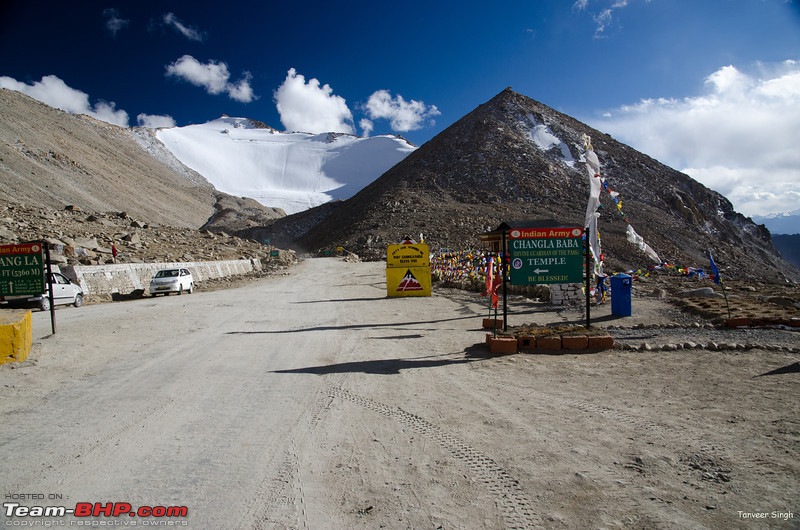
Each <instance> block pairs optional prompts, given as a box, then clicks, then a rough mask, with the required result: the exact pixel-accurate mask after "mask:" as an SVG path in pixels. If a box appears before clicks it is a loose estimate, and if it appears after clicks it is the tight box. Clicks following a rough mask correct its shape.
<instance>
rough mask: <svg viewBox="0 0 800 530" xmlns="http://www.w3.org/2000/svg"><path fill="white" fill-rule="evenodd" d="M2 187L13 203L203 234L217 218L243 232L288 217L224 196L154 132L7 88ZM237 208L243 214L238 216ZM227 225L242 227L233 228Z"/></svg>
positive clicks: (0, 138) (0, 101)
mask: <svg viewBox="0 0 800 530" xmlns="http://www.w3.org/2000/svg"><path fill="white" fill-rule="evenodd" d="M0 182H2V186H0V201H2V203H5V204H15V203H16V204H25V205H29V206H35V207H40V208H46V209H50V210H52V211H60V210H63V209H64V207H65V206H67V205H74V206H77V207H78V208H80V209H81V210H83V211H85V212H127V214H128V215H130V216H132V217H135V218H137V219H140V220H143V221H144V222H145V223H153V224H159V225H168V226H176V227H187V228H195V229H196V228H199V227H201V226H203V225H204V224H205V223H207V222H209V220H210V218H212V216H214V219H211V221H212V225H211V226H212V227H215V228H218V229H221V230H225V229H228V230H230V229H242V228H245V227H247V226H251V225H252V224H265V223H268V222H270V221H271V220H273V219H274V218H275V217H276V216H282V215H283V212H280V211H274V210H272V209H268V208H264V207H262V206H261V205H260V204H258V203H257V202H256V201H249V202H247V203H246V204H241V201H239V200H238V199H236V198H231V197H230V196H227V195H225V194H223V193H220V192H217V191H216V190H215V189H214V187H213V186H211V185H210V184H209V183H208V182H207V181H206V180H205V178H203V177H202V176H201V175H199V174H197V173H196V172H194V171H192V170H190V169H189V168H187V167H186V166H184V165H183V164H181V163H180V162H179V161H178V160H177V159H175V157H174V156H172V154H171V153H170V152H169V151H168V150H167V149H166V148H165V147H164V146H163V144H162V143H161V142H159V141H158V140H157V139H156V138H155V137H154V136H153V135H152V131H150V130H148V129H140V128H135V129H124V128H121V127H117V126H115V125H110V124H108V123H104V122H101V121H97V120H95V119H93V118H90V117H88V116H82V115H81V116H74V115H71V114H67V113H65V112H63V111H60V110H57V109H54V108H52V107H49V106H47V105H44V104H42V103H39V102H38V101H36V100H34V99H32V98H30V97H28V96H26V95H24V94H21V93H19V92H15V91H11V90H6V89H0ZM220 201H221V202H220ZM237 205H238V206H243V210H242V211H239V212H237V213H233V211H232V209H234V210H235V208H236V207H237ZM226 220H233V221H235V223H234V224H233V226H232V227H231V228H228V227H227V226H225V221H226ZM248 220H252V221H253V223H248Z"/></svg>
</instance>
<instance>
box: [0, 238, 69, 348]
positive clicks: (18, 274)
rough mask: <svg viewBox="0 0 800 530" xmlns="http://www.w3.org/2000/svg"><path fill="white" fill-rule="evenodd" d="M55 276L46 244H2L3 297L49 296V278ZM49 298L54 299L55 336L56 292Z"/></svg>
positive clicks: (0, 291) (0, 287)
mask: <svg viewBox="0 0 800 530" xmlns="http://www.w3.org/2000/svg"><path fill="white" fill-rule="evenodd" d="M45 253H46V254H47V259H45ZM45 266H46V267H47V271H46V272H45ZM51 277H52V271H51V269H50V249H49V248H48V247H47V244H46V243H44V242H43V241H34V242H33V243H20V244H13V245H0V296H35V295H40V294H45V292H46V291H47V289H46V287H45V281H46V279H45V278H51ZM47 296H48V297H49V300H50V322H51V326H52V329H53V334H54V335H55V333H56V315H55V304H53V290H52V289H50V290H49V292H48V294H47Z"/></svg>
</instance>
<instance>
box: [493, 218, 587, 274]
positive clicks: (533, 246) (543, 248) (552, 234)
mask: <svg viewBox="0 0 800 530" xmlns="http://www.w3.org/2000/svg"><path fill="white" fill-rule="evenodd" d="M508 251H509V252H508V253H509V257H510V260H511V275H510V280H511V284H512V285H539V284H551V283H582V282H583V268H584V267H583V264H584V258H583V229H582V228H577V227H568V228H514V229H512V230H511V231H510V232H509V241H508Z"/></svg>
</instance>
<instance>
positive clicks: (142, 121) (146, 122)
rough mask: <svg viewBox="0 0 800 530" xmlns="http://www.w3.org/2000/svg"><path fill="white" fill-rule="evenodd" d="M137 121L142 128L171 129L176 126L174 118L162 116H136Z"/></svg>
mask: <svg viewBox="0 0 800 530" xmlns="http://www.w3.org/2000/svg"><path fill="white" fill-rule="evenodd" d="M136 121H137V123H138V124H139V126H140V127H146V128H148V129H159V128H169V127H175V125H176V123H175V120H174V119H173V117H172V116H165V115H160V114H139V115H138V116H136Z"/></svg>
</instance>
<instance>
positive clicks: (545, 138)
mask: <svg viewBox="0 0 800 530" xmlns="http://www.w3.org/2000/svg"><path fill="white" fill-rule="evenodd" d="M528 120H530V122H531V126H532V127H531V130H530V132H529V133H528V134H529V136H530V138H531V140H532V141H533V143H534V144H536V147H538V148H539V149H541V150H542V151H549V150H550V149H552V148H553V147H558V149H559V150H560V151H561V161H562V162H564V164H566V165H568V166H570V167H573V166H574V165H575V158H573V156H572V152H570V150H569V147H567V144H565V143H564V142H562V141H561V139H560V138H559V137H558V136H556V135H555V134H553V133H552V131H550V128H549V127H548V126H547V125H545V124H544V123H536V118H535V117H534V116H533V114H530V113H529V114H528Z"/></svg>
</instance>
